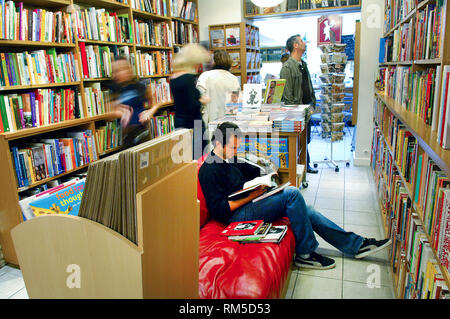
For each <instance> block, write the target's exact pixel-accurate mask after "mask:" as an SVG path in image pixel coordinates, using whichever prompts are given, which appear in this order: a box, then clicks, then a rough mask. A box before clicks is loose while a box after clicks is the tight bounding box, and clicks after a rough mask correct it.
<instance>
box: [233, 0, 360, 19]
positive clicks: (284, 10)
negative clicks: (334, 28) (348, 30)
mask: <svg viewBox="0 0 450 319" xmlns="http://www.w3.org/2000/svg"><path fill="white" fill-rule="evenodd" d="M242 1H243V3H244V13H245V17H246V18H257V17H264V16H267V15H280V14H281V15H286V14H292V13H296V12H308V11H319V12H322V11H336V10H340V11H343V10H355V9H360V8H361V4H360V0H284V1H283V2H281V3H280V4H279V5H276V6H274V7H266V8H263V7H259V6H257V5H255V4H254V3H253V2H252V1H251V0H242Z"/></svg>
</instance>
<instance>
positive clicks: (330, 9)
mask: <svg viewBox="0 0 450 319" xmlns="http://www.w3.org/2000/svg"><path fill="white" fill-rule="evenodd" d="M242 1H243V9H244V17H245V18H247V19H258V18H259V19H264V18H267V17H283V18H286V17H291V16H298V15H300V14H301V15H307V14H326V13H330V14H331V13H333V14H339V13H346V12H355V11H359V10H361V1H356V2H355V3H356V4H351V5H345V6H327V7H321V8H311V9H300V5H299V2H298V3H297V10H289V11H288V10H287V8H285V7H281V5H279V6H280V8H279V9H276V7H275V10H274V12H268V13H251V12H252V10H251V9H250V8H251V7H250V6H252V7H253V8H254V7H256V6H254V5H253V4H252V3H251V2H250V0H242ZM349 3H350V2H349ZM285 6H286V5H285ZM247 9H249V10H247ZM270 9H271V8H267V10H269V11H270ZM259 11H260V12H261V9H260V10H259Z"/></svg>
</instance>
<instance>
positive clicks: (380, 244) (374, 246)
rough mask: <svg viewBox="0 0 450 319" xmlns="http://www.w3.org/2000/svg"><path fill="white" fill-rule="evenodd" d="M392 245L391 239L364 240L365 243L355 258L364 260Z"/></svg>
mask: <svg viewBox="0 0 450 319" xmlns="http://www.w3.org/2000/svg"><path fill="white" fill-rule="evenodd" d="M390 244H391V239H390V238H386V239H383V240H376V239H375V238H364V241H363V243H362V245H361V247H360V248H359V251H358V252H357V253H356V255H355V258H356V259H359V258H363V257H366V256H368V255H371V254H373V253H376V252H377V251H379V250H381V249H383V248H386V247H387V246H389V245H390Z"/></svg>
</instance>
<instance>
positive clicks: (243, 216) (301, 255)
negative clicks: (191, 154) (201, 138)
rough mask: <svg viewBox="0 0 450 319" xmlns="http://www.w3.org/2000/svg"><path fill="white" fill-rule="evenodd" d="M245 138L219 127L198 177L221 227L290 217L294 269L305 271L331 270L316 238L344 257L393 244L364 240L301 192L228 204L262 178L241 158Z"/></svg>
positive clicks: (257, 191) (232, 128)
mask: <svg viewBox="0 0 450 319" xmlns="http://www.w3.org/2000/svg"><path fill="white" fill-rule="evenodd" d="M241 137H242V133H241V131H240V130H239V127H238V126H237V125H236V124H234V123H230V122H224V123H222V124H220V125H219V126H218V127H217V129H216V130H215V131H214V133H213V137H212V140H211V142H212V144H213V146H214V149H213V151H212V152H211V153H210V155H209V156H208V157H207V158H206V159H205V162H204V163H203V165H202V167H201V168H200V170H199V174H198V178H199V181H200V185H201V188H202V191H203V194H204V196H205V200H206V204H207V206H208V210H209V212H210V214H211V217H212V218H213V219H215V220H217V221H219V222H222V223H225V224H229V223H232V222H240V221H252V220H261V219H262V220H264V221H265V222H273V221H275V220H277V219H279V218H280V217H288V218H289V221H290V223H291V226H292V230H293V232H294V236H295V241H296V247H295V250H296V256H295V264H296V265H297V266H298V267H302V268H313V269H330V268H333V267H335V262H334V260H333V259H331V258H328V257H325V256H322V255H320V254H318V253H316V252H315V251H316V249H317V248H318V246H319V243H318V242H317V240H316V237H315V234H314V232H315V233H317V234H318V235H319V236H320V237H322V238H323V239H324V240H325V241H327V242H328V243H330V244H331V245H333V246H334V247H336V248H337V249H339V250H340V251H342V252H343V253H346V254H349V255H352V256H354V257H355V258H363V257H365V256H367V255H369V254H372V253H374V252H376V251H379V250H380V249H383V248H385V247H387V246H388V245H389V244H390V239H384V240H376V239H374V238H363V237H361V236H359V235H357V234H355V233H353V232H346V231H345V230H344V229H342V228H340V227H339V226H338V225H336V224H335V223H333V222H332V221H330V220H329V219H328V218H326V217H325V216H323V215H322V214H320V213H319V212H317V211H316V210H315V209H314V208H313V207H310V206H307V205H306V203H305V200H304V199H303V196H302V194H301V193H300V190H299V189H298V188H296V187H292V186H289V187H286V188H284V189H283V190H282V191H280V192H277V193H275V194H273V195H271V196H269V197H267V198H264V199H262V200H259V201H257V202H253V199H255V198H257V197H259V196H260V195H262V194H264V193H265V192H266V190H267V188H266V187H265V186H258V187H257V188H256V189H254V190H253V191H251V192H250V193H247V194H246V195H245V197H243V198H239V199H235V200H230V199H229V196H230V194H233V193H235V192H236V191H239V190H242V189H243V186H244V183H246V182H247V181H250V180H252V179H255V178H257V177H259V176H260V172H261V170H260V169H259V168H258V167H256V166H254V165H251V164H249V163H247V162H245V161H243V160H240V159H238V158H237V156H236V155H237V149H238V147H239V145H240V143H241Z"/></svg>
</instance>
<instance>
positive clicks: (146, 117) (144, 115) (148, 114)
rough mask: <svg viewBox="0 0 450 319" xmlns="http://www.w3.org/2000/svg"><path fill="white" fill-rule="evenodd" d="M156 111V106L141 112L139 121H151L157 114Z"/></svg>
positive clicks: (142, 122)
mask: <svg viewBox="0 0 450 319" xmlns="http://www.w3.org/2000/svg"><path fill="white" fill-rule="evenodd" d="M155 113H156V109H154V108H151V109H149V110H145V111H143V112H141V113H139V123H141V124H144V123H145V122H148V121H150V119H151V118H152V117H153V116H154V115H155Z"/></svg>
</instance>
